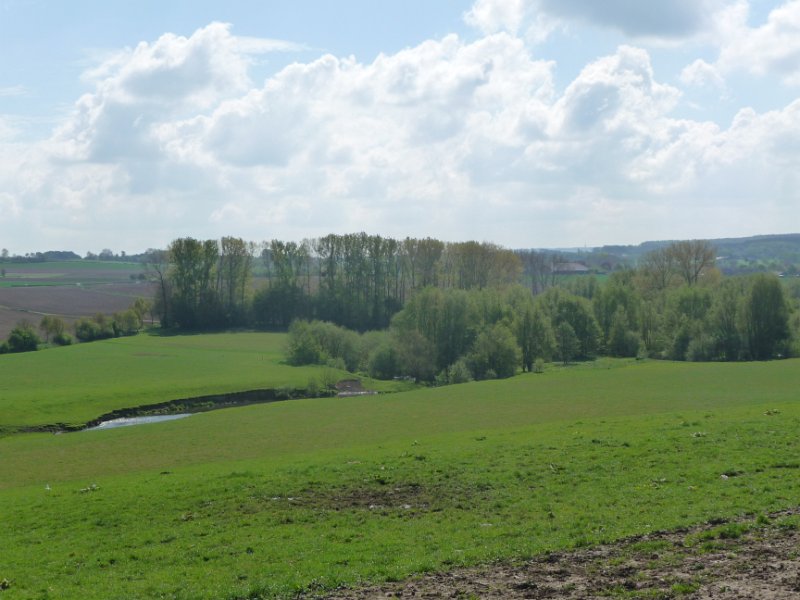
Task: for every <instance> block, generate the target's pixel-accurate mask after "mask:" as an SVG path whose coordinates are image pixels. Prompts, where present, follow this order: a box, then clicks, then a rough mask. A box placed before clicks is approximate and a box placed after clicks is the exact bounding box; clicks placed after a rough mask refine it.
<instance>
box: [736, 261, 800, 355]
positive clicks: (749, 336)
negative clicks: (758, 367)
mask: <svg viewBox="0 0 800 600" xmlns="http://www.w3.org/2000/svg"><path fill="white" fill-rule="evenodd" d="M741 319H742V330H743V333H744V340H745V345H746V349H747V354H748V356H749V357H750V358H752V359H755V360H766V359H770V358H775V357H778V356H785V355H786V353H787V350H788V342H789V339H790V333H789V305H788V302H787V300H786V297H785V295H784V290H783V287H782V286H781V284H780V281H779V280H778V278H777V277H775V276H774V275H764V274H762V275H756V276H755V277H754V279H753V282H752V285H751V287H750V291H749V293H748V295H747V297H746V298H745V300H744V306H743V308H742V311H741Z"/></svg>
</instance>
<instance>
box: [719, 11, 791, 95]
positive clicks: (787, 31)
mask: <svg viewBox="0 0 800 600" xmlns="http://www.w3.org/2000/svg"><path fill="white" fill-rule="evenodd" d="M746 8H747V6H746V4H740V5H739V7H738V10H737V11H736V12H735V13H733V15H732V17H731V19H730V20H729V21H728V23H727V26H726V28H725V30H724V31H723V34H724V36H725V37H724V43H723V47H722V50H721V52H720V56H719V60H718V61H717V65H716V67H717V68H718V69H720V70H721V71H723V72H732V71H746V72H749V73H752V74H755V75H764V74H767V73H774V74H776V75H778V76H779V77H780V78H782V79H783V81H784V82H785V83H787V84H790V85H800V0H790V1H789V2H786V3H785V4H783V5H782V6H780V7H778V8H776V9H774V10H772V11H771V12H770V13H769V16H768V18H767V21H766V23H764V24H763V25H761V26H758V27H748V26H747V22H746V19H747V10H746Z"/></svg>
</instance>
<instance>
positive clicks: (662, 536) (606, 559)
mask: <svg viewBox="0 0 800 600" xmlns="http://www.w3.org/2000/svg"><path fill="white" fill-rule="evenodd" d="M798 514H800V509H796V510H792V511H786V512H782V513H778V514H774V515H770V517H769V518H764V517H762V518H759V519H758V520H749V521H736V522H728V523H726V522H720V521H717V522H715V523H714V524H708V525H705V526H702V527H697V528H693V529H687V530H683V531H672V532H664V533H654V534H650V535H645V536H641V537H636V538H631V539H628V540H625V541H623V542H620V543H617V544H611V545H606V546H599V547H596V548H591V549H582V550H576V551H572V552H563V553H552V554H549V555H545V556H542V557H537V558H535V559H533V560H530V561H527V562H524V563H520V564H507V563H506V564H495V565H490V566H486V567H481V568H471V569H459V570H455V571H451V572H447V573H433V574H427V575H424V576H421V577H419V578H416V579H412V580H408V581H403V582H398V583H387V584H384V585H379V586H374V587H365V588H360V589H343V590H337V591H335V592H331V593H328V594H326V595H322V596H320V595H313V594H312V595H309V596H307V597H308V598H329V599H332V600H367V599H376V600H377V599H385V598H463V599H467V598H489V599H501V598H503V599H505V598H509V599H515V598H529V599H540V598H541V599H543V598H555V599H569V600H577V599H579V598H580V599H592V598H650V599H655V598H658V599H671V598H685V599H698V600H712V599H713V600H734V599H736V600H739V599H745V598H747V599H752V598H759V599H762V600H790V599H797V598H800V561H798V560H797V558H798V554H800V520H798V518H797V515H798Z"/></svg>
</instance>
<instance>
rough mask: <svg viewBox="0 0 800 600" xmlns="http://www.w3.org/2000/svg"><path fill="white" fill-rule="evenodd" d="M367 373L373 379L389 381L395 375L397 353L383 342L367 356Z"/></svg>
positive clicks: (387, 343)
mask: <svg viewBox="0 0 800 600" xmlns="http://www.w3.org/2000/svg"><path fill="white" fill-rule="evenodd" d="M367 371H368V372H369V376H370V377H374V378H375V379H391V378H392V377H394V376H395V375H397V351H396V350H395V348H394V346H393V345H392V344H391V343H390V342H388V341H385V342H383V343H382V344H381V345H380V346H378V347H377V348H375V349H374V350H373V351H372V353H371V354H370V356H369V361H368V367H367Z"/></svg>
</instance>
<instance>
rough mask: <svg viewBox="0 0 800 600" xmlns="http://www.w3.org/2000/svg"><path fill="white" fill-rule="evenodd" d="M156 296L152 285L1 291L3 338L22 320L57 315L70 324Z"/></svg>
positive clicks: (0, 315) (15, 288) (0, 325)
mask: <svg viewBox="0 0 800 600" xmlns="http://www.w3.org/2000/svg"><path fill="white" fill-rule="evenodd" d="M153 294H154V287H153V286H152V285H151V284H149V283H141V284H135V283H120V284H114V283H112V284H101V285H95V286H31V287H12V288H0V339H5V338H6V337H8V334H9V333H10V332H11V329H12V328H13V327H14V325H15V324H16V323H17V322H18V321H20V320H22V319H27V320H28V321H30V322H31V323H33V324H34V325H38V323H39V321H40V320H41V317H42V316H43V315H56V316H58V317H61V318H62V319H64V321H65V322H67V324H68V325H71V324H72V323H73V322H74V321H75V320H77V319H78V318H80V317H88V316H92V315H95V314H97V313H103V314H106V315H111V314H113V313H115V312H118V311H122V310H125V309H127V308H129V307H130V306H131V304H133V301H134V300H135V299H136V298H138V297H143V298H147V299H150V298H152V297H153Z"/></svg>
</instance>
